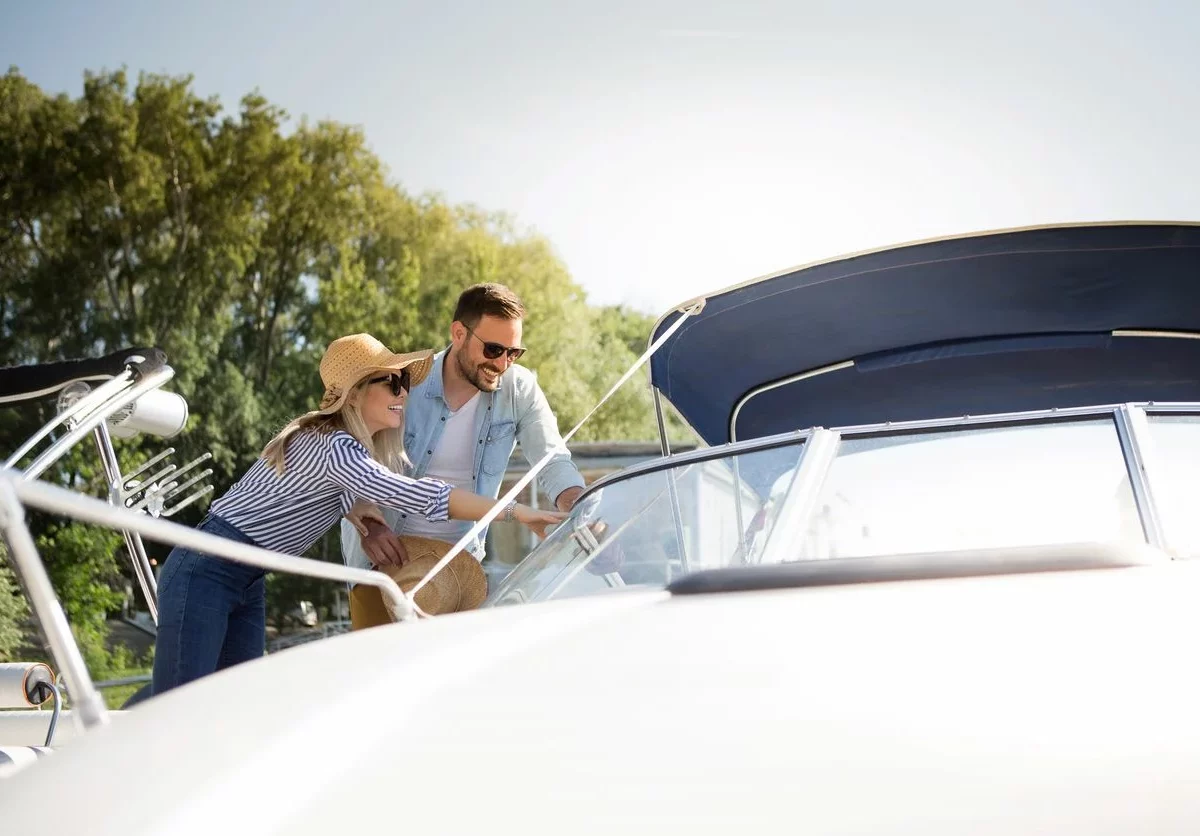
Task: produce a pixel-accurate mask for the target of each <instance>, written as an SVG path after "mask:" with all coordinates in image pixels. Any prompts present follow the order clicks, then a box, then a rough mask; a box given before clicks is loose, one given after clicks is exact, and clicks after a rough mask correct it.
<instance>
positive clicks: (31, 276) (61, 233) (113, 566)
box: [0, 68, 683, 664]
mask: <svg viewBox="0 0 1200 836" xmlns="http://www.w3.org/2000/svg"><path fill="white" fill-rule="evenodd" d="M288 125H289V117H288V114H286V113H285V112H284V111H283V110H281V109H280V108H278V107H276V106H274V105H272V104H271V103H270V102H268V101H267V100H266V99H264V98H263V97H262V96H260V95H258V94H257V93H254V94H250V95H247V96H245V97H244V98H243V99H242V100H241V101H240V102H239V103H238V105H237V107H236V111H235V112H232V113H230V112H227V111H226V110H225V109H224V108H223V107H222V105H221V103H220V102H218V101H217V100H215V99H211V98H203V97H201V96H199V95H197V94H196V93H195V92H194V90H193V89H192V81H191V78H190V77H167V76H160V75H141V76H139V77H138V79H137V80H136V81H135V82H133V81H131V80H130V78H129V77H128V76H127V74H126V73H125V72H123V71H117V72H105V73H99V74H91V73H89V74H87V75H86V76H85V79H84V85H83V91H82V94H81V95H80V96H78V97H76V98H73V97H70V96H67V95H49V94H47V93H46V92H44V91H43V90H41V89H40V88H39V87H37V86H36V85H34V84H32V83H31V82H30V81H29V80H28V79H26V78H25V77H24V76H23V75H22V74H21V73H20V72H19V71H18V70H17V69H15V68H14V69H10V70H9V72H8V73H7V74H6V75H4V76H0V207H2V208H0V363H3V364H5V365H11V364H18V363H25V362H46V361H51V360H54V359H61V358H71V357H83V356H96V355H99V354H102V353H105V352H108V351H113V350H117V349H119V348H120V347H123V346H126V345H157V346H159V347H161V348H163V349H164V350H165V351H166V352H167V354H168V357H169V358H170V362H171V364H172V366H173V367H174V368H175V370H176V372H177V376H176V379H175V380H174V381H173V382H172V384H171V385H170V387H169V388H171V389H173V390H175V391H178V392H179V393H180V394H182V395H184V396H185V397H186V398H187V399H188V402H189V404H190V406H191V410H192V418H191V421H190V423H189V426H188V431H187V432H186V433H184V434H183V435H181V436H180V437H179V438H178V439H175V440H173V441H172V444H173V445H174V446H176V448H177V450H178V452H177V454H176V455H177V456H178V457H180V460H181V461H183V460H186V459H188V458H190V457H192V456H195V455H199V454H200V453H202V452H205V451H211V452H212V454H213V466H214V468H215V471H216V475H215V481H216V487H217V493H218V495H219V493H220V492H221V491H223V490H224V489H225V488H227V487H228V486H229V485H230V484H231V483H232V482H233V480H235V479H236V478H237V477H238V476H239V475H240V474H241V472H242V471H244V469H245V468H246V467H247V466H248V465H249V464H250V463H251V462H252V461H253V459H254V458H255V457H256V456H257V454H258V452H259V450H260V449H261V448H262V445H263V444H264V443H265V442H266V440H267V439H268V438H270V436H271V435H272V434H273V433H274V432H275V431H276V430H277V429H278V428H279V427H280V426H282V425H283V424H284V423H285V422H286V421H287V420H288V419H289V418H291V417H292V416H294V415H296V414H298V413H300V412H303V411H306V410H308V409H310V408H312V407H313V405H314V404H315V402H316V400H317V398H318V397H319V393H320V389H321V387H320V382H319V377H318V374H317V365H318V361H319V358H320V354H321V351H322V350H323V349H324V347H325V345H327V344H328V342H329V341H330V340H332V339H334V338H336V337H338V336H341V335H343V334H347V333H353V332H357V331H368V332H370V333H373V334H375V335H376V336H378V337H379V338H380V339H382V340H383V341H384V342H385V343H386V344H388V345H389V346H390V347H391V348H393V349H394V350H397V351H406V350H412V349H417V348H424V347H435V348H440V347H442V346H443V345H444V343H445V340H446V339H447V333H448V326H449V321H450V316H451V312H452V310H453V306H454V302H455V299H456V298H457V295H458V293H459V292H460V291H461V290H462V289H463V288H464V287H466V286H467V285H469V284H472V283H474V282H479V281H499V282H503V283H505V284H507V285H509V286H511V287H512V288H513V289H514V290H516V292H517V293H518V294H519V295H520V296H521V297H522V298H523V300H524V301H525V303H526V306H527V308H528V309H529V316H528V318H527V320H526V329H525V331H526V343H527V345H528V346H529V347H530V351H529V353H528V354H527V355H526V357H527V360H525V361H523V362H527V363H528V364H529V365H530V366H531V367H532V368H533V369H534V370H536V371H537V373H538V375H539V380H540V382H541V384H542V386H543V387H544V389H545V390H546V393H547V396H548V397H549V399H550V402H551V404H552V405H553V406H554V407H555V409H556V412H557V414H558V417H559V421H560V424H561V426H562V428H563V429H564V430H565V429H567V428H568V427H570V426H573V425H574V424H575V423H576V422H577V421H578V419H579V418H581V417H582V416H583V415H584V414H585V413H586V411H587V410H588V409H589V408H590V407H591V406H592V405H593V404H594V403H595V401H596V399H597V398H598V397H599V396H600V395H602V394H603V393H604V392H605V391H607V389H608V388H609V386H610V385H611V384H612V382H613V381H615V380H616V379H617V377H618V376H619V375H620V374H621V373H622V372H623V371H624V370H625V369H626V368H627V367H628V365H629V364H630V363H631V362H632V361H633V359H634V358H635V357H636V356H637V355H638V354H640V353H641V351H642V350H643V349H644V347H645V344H646V336H647V334H648V331H649V326H650V323H651V320H650V318H648V317H646V316H644V315H641V314H638V313H636V312H633V311H630V310H627V309H623V308H595V307H592V306H589V305H588V303H587V300H586V298H585V295H584V292H583V290H582V289H581V288H580V287H579V286H578V285H577V284H575V283H574V282H573V281H572V279H571V277H570V275H569V273H568V272H567V269H566V267H565V266H564V265H563V264H562V262H561V261H560V260H559V259H558V258H557V257H556V255H555V254H554V252H553V250H552V249H551V247H550V245H549V243H548V242H546V241H545V240H544V239H542V238H540V237H538V236H536V235H533V234H529V233H527V232H525V231H523V230H522V229H520V228H519V227H518V226H517V225H516V224H515V222H514V221H513V220H512V219H511V218H509V217H507V216H505V215H503V214H499V213H492V212H487V211H484V210H482V209H480V208H478V207H474V206H455V205H449V204H447V203H446V202H445V201H443V200H442V199H440V198H438V197H437V196H430V195H421V196H414V195H410V194H408V193H407V192H405V191H404V190H403V189H402V188H401V187H399V186H398V185H396V184H395V183H394V182H393V181H392V180H391V179H390V177H389V174H388V172H387V170H386V169H385V167H384V166H383V164H382V163H381V162H380V160H379V159H378V158H377V157H376V156H375V155H374V153H373V152H372V151H371V150H370V147H369V145H368V143H367V141H366V138H365V136H364V135H363V133H362V131H361V130H360V129H358V128H355V127H351V126H347V125H342V124H337V123H334V122H317V123H315V124H314V123H310V122H308V121H306V120H301V121H299V122H298V123H297V124H296V125H295V126H294V128H289V127H288ZM49 409H50V406H49V405H45V404H43V405H41V406H39V407H35V408H25V409H22V410H6V411H4V412H0V446H2V447H3V449H4V450H6V451H11V450H12V449H14V448H16V447H17V446H18V445H19V444H20V442H21V441H22V440H23V439H24V438H25V437H26V436H28V434H29V433H30V432H32V431H33V429H35V428H36V426H38V425H39V424H41V423H42V422H44V421H45V420H46V419H47V418H48V417H49ZM655 426H656V425H655V423H654V418H653V412H652V409H651V401H650V394H649V388H648V385H647V378H646V376H645V374H642V375H640V376H639V377H638V378H636V379H635V380H634V381H631V382H630V383H629V384H627V386H626V387H624V388H623V389H622V390H621V391H620V392H619V393H618V394H617V396H616V397H615V398H614V400H613V401H612V402H610V403H609V404H608V405H606V407H605V408H604V409H603V410H602V411H601V412H600V413H598V415H597V416H596V417H595V419H593V421H592V422H591V423H590V424H589V425H587V426H586V427H585V428H584V430H583V431H582V432H581V433H580V435H579V436H578V438H579V440H589V439H590V440H597V439H651V438H654V437H655V435H656V431H655ZM672 427H673V434H675V435H677V436H682V434H683V430H682V429H681V425H679V424H678V423H677V422H675V423H673V425H672ZM157 449H159V448H158V447H157V446H155V445H154V444H152V443H149V442H146V441H141V440H134V441H132V442H129V443H123V444H122V446H121V449H120V454H121V456H122V459H123V461H124V463H125V464H126V466H127V467H130V466H132V465H133V464H135V463H136V462H138V461H140V460H144V459H145V458H146V457H147V456H148V455H151V454H152V453H153V452H156V451H157ZM46 478H48V479H52V480H55V481H58V482H60V483H62V484H68V485H70V486H72V487H75V488H77V489H80V490H84V491H87V492H90V493H92V494H94V495H103V493H104V490H105V487H104V485H103V478H102V474H101V473H100V472H98V470H97V462H96V459H95V455H94V450H92V449H91V448H90V447H88V446H86V445H84V446H82V447H81V448H80V449H77V450H76V451H75V452H74V453H73V454H72V455H71V456H69V457H68V458H67V459H66V460H64V461H63V462H62V463H61V464H60V466H59V467H58V468H56V470H55V471H54V472H53V473H49V474H47V476H46ZM201 513H202V508H200V507H195V508H192V509H189V516H188V517H187V518H185V519H184V520H183V521H184V522H195V521H196V520H197V519H198V518H199V515H200V514H201ZM31 519H32V522H33V528H34V531H35V535H36V537H37V538H38V544H39V547H40V548H41V549H42V554H43V555H44V556H45V557H46V559H47V564H48V566H49V569H50V572H51V575H52V577H53V580H54V582H55V584H56V587H57V590H58V592H59V594H60V596H62V598H63V600H64V604H65V607H66V609H67V612H68V614H69V616H70V617H71V620H72V623H73V624H74V625H76V629H77V630H79V631H84V632H87V631H90V630H95V631H97V632H96V634H95V635H96V636H101V637H102V627H103V618H104V615H105V613H109V612H111V611H112V610H113V609H114V608H115V607H117V606H119V603H120V595H119V594H118V593H116V592H114V591H113V590H114V589H116V588H119V584H120V583H122V582H121V580H120V572H122V571H124V570H123V569H122V568H120V567H121V566H123V562H122V563H118V561H117V559H116V558H115V557H114V553H123V548H121V547H120V538H119V536H117V535H110V533H107V532H101V531H98V530H96V529H92V528H85V527H83V526H80V525H78V524H74V523H65V522H63V521H61V520H55V519H50V518H45V517H42V516H40V515H32V518H31ZM314 550H315V552H318V553H320V554H322V555H326V556H329V555H332V556H334V559H336V555H337V554H338V552H337V549H336V544H333V545H331V544H330V543H323V544H320V545H319V546H318V547H315V549H314ZM156 555H157V556H158V557H160V558H161V557H162V552H161V550H159V551H157V552H156ZM122 561H123V558H122ZM0 582H3V578H2V577H0ZM293 586H294V584H293V585H289V584H275V585H274V586H273V589H276V590H279V589H283V588H285V587H286V588H288V589H291V588H292V587H293ZM4 594H5V593H4V589H3V588H0V607H3V606H6V605H5V604H4V601H5V600H7V599H5V598H4ZM281 594H282V593H281ZM288 594H293V593H291V592H289V593H288ZM272 606H273V608H274V609H275V610H280V609H281V608H284V607H285V606H286V601H282V600H280V601H274V602H272ZM2 618H3V616H0V619H2ZM4 629H5V628H4V622H3V621H2V620H0V655H3V653H4V652H5V651H4V647H5V646H4V645H3V641H4V640H5V639H4V637H6V636H7V635H8V634H7V633H4V632H3V630H4ZM93 639H94V640H90V641H91V645H90V646H96V647H98V643H97V642H98V639H95V637H93ZM96 652H97V653H99V651H96ZM97 658H98V657H97ZM96 664H100V662H96Z"/></svg>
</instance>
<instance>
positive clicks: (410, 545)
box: [383, 534, 487, 615]
mask: <svg viewBox="0 0 1200 836" xmlns="http://www.w3.org/2000/svg"><path fill="white" fill-rule="evenodd" d="M400 542H401V543H403V544H404V548H405V550H406V551H407V552H408V562H407V563H405V564H404V565H403V566H388V567H384V569H383V571H385V572H387V573H388V574H389V575H391V578H392V580H394V581H395V582H396V585H397V586H399V587H400V589H402V590H403V591H404V592H405V593H406V594H407V593H408V592H411V591H412V588H413V587H414V586H416V585H417V584H418V583H419V582H420V580H421V578H423V577H425V576H426V575H427V574H429V570H430V569H432V568H433V567H434V566H435V565H436V564H437V562H438V561H439V560H441V559H442V556H443V555H445V554H446V552H448V551H450V545H451V544H450V543H445V542H443V541H441V540H432V539H429V538H427V537H414V536H412V535H411V534H404V535H401V537H400ZM485 598H487V575H485V574H484V573H483V567H482V566H480V565H479V561H478V560H476V559H475V558H474V557H473V556H472V555H471V554H470V552H466V551H462V552H459V553H458V554H456V555H455V556H454V559H453V560H451V561H450V562H449V563H448V564H447V565H445V566H444V567H442V570H441V571H440V572H438V573H437V574H436V575H434V576H433V577H432V578H430V579H429V583H427V584H425V586H423V587H421V591H420V592H418V593H417V595H416V598H415V600H416V602H417V606H418V607H420V608H421V609H422V610H424V611H425V612H426V613H428V614H429V615H441V614H443V613H449V612H462V611H464V610H473V609H475V608H476V607H478V606H479V605H480V604H482V603H483V601H484V599H485Z"/></svg>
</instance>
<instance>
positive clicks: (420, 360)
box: [318, 334, 433, 415]
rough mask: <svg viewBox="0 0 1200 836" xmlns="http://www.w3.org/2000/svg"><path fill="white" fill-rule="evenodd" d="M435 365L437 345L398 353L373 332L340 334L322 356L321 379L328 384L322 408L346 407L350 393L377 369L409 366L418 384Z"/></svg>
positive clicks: (413, 378) (398, 369)
mask: <svg viewBox="0 0 1200 836" xmlns="http://www.w3.org/2000/svg"><path fill="white" fill-rule="evenodd" d="M431 368H433V349H429V348H427V349H425V350H424V351H413V352H409V353H408V354H395V353H393V352H391V351H389V350H388V347H387V346H386V345H384V344H383V343H381V342H380V341H379V340H377V339H375V338H374V337H372V336H371V335H370V334H351V335H350V336H348V337H339V338H338V339H336V340H334V341H333V342H331V343H330V344H329V348H327V349H325V356H324V357H322V358H321V382H322V383H324V384H325V396H324V397H323V398H321V408H320V409H319V410H318V411H319V412H324V413H325V414H327V415H332V414H333V413H334V412H337V411H338V410H339V409H341V408H342V404H343V403H345V402H346V396H347V395H348V394H350V390H351V389H353V388H354V384H356V383H358V382H359V381H360V380H362V379H363V378H364V377H366V376H367V375H370V374H374V373H376V372H398V371H400V370H401V369H408V374H409V376H410V378H411V380H412V383H411V385H412V386H416V385H417V384H418V383H420V382H421V381H422V380H424V379H425V378H426V376H428V374H429V370H430V369H431Z"/></svg>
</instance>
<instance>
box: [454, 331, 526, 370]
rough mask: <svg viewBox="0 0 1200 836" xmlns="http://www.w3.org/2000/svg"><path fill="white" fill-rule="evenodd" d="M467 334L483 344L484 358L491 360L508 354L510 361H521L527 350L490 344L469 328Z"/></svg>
mask: <svg viewBox="0 0 1200 836" xmlns="http://www.w3.org/2000/svg"><path fill="white" fill-rule="evenodd" d="M463 328H467V326H465V325H464V326H463ZM467 333H468V334H470V335H471V336H472V337H474V338H475V339H477V340H479V341H480V342H481V343H483V356H484V357H486V358H488V359H489V360H496V359H498V358H499V357H500V355H501V354H507V355H508V359H510V360H512V361H514V362H515V361H517V360H520V359H521V355H522V354H524V353H525V349H523V348H509V347H508V346H506V345H500V343H490V342H488V341H487V340H485V339H484V338H483V337H481V336H479V335H478V334H476V333H475V332H474V331H472V330H471V329H470V328H467Z"/></svg>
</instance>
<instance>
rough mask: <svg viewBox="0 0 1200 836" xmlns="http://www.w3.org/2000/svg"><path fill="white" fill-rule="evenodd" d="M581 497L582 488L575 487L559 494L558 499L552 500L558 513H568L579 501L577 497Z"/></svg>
mask: <svg viewBox="0 0 1200 836" xmlns="http://www.w3.org/2000/svg"><path fill="white" fill-rule="evenodd" d="M582 495H583V488H581V487H579V486H578V485H575V486H573V487H570V488H567V489H566V490H565V491H563V492H562V493H560V494H559V495H558V498H557V499H555V500H554V504H555V505H557V506H558V510H560V511H570V510H571V509H572V508H574V507H575V503H576V502H578V501H579V497H580V496H582Z"/></svg>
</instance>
